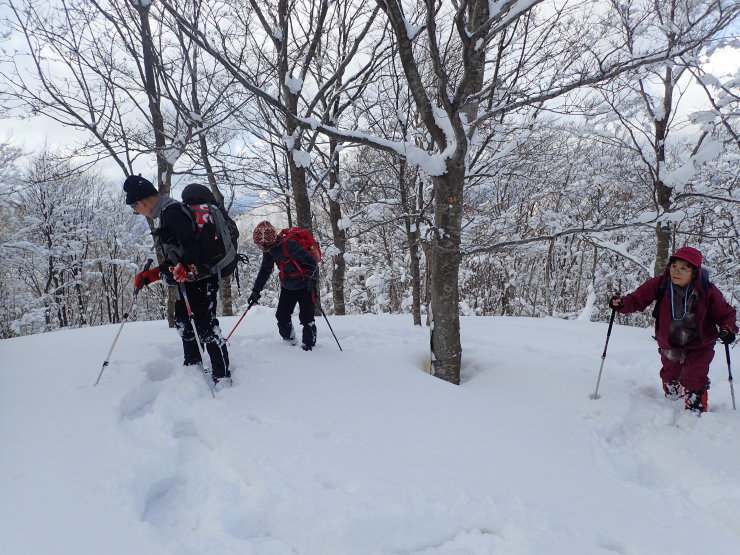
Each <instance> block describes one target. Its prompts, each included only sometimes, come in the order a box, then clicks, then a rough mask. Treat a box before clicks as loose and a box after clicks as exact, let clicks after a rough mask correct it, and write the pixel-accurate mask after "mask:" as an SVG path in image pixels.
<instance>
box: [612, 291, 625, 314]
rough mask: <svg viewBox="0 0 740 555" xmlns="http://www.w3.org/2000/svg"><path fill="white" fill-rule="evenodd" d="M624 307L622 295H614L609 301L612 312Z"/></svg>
mask: <svg viewBox="0 0 740 555" xmlns="http://www.w3.org/2000/svg"><path fill="white" fill-rule="evenodd" d="M622 305H624V301H623V300H622V296H621V295H612V298H611V299H609V308H611V309H612V310H619V309H620V308H622Z"/></svg>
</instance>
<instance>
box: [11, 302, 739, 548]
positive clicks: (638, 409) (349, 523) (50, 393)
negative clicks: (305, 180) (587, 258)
mask: <svg viewBox="0 0 740 555" xmlns="http://www.w3.org/2000/svg"><path fill="white" fill-rule="evenodd" d="M331 321H332V325H333V327H334V330H335V332H336V333H337V335H338V337H339V340H340V342H341V343H342V347H343V348H344V351H343V352H340V351H339V349H338V348H337V345H336V343H335V342H334V340H333V338H332V337H331V335H330V333H329V331H328V328H327V327H326V323H325V322H324V321H323V319H320V320H318V321H317V324H318V327H319V345H318V347H317V348H316V350H314V351H313V352H310V353H305V352H303V351H301V350H300V349H299V348H297V347H290V346H288V345H284V344H282V342H281V341H280V340H279V338H278V335H277V330H276V327H275V324H274V318H273V315H272V311H271V310H269V309H263V308H261V307H257V308H255V309H253V310H252V311H250V313H249V314H248V316H247V317H246V318H245V319H244V321H243V322H242V324H241V326H240V327H239V329H238V330H237V332H236V333H235V334H234V337H232V346H231V357H232V361H233V372H234V376H235V381H236V385H235V386H234V387H233V388H231V389H228V390H224V391H222V392H220V393H218V394H217V399H215V400H214V399H212V398H211V396H210V394H209V393H208V390H207V388H206V385H205V382H204V381H203V378H202V376H201V375H200V374H198V373H196V372H195V371H194V370H192V369H186V368H183V367H182V366H181V364H180V360H181V349H180V344H179V338H178V337H177V335H176V332H175V331H174V330H171V329H168V328H167V326H166V323H165V322H145V323H129V324H126V325H125V327H124V329H123V332H122V334H121V337H120V340H119V342H118V345H117V347H116V349H115V351H114V353H113V356H112V359H111V364H110V366H109V367H108V368H107V369H106V371H105V373H104V374H103V377H102V379H101V382H100V384H99V385H98V386H97V387H93V386H92V384H93V382H94V381H95V378H96V377H97V375H98V372H99V371H100V368H101V365H102V362H103V360H104V359H105V356H106V353H107V351H108V349H109V347H110V345H111V342H112V341H113V338H114V336H115V333H116V331H117V328H118V326H105V327H99V328H91V329H80V330H69V331H62V332H57V333H49V334H44V335H37V336H31V337H23V338H18V339H12V340H5V341H2V342H0V445H2V448H1V449H0V552H2V553H5V554H9V555H46V554H54V555H67V554H69V555H86V554H90V555H93V554H95V555H99V554H105V555H112V554H125V555H131V554H160V553H167V554H169V553H171V554H177V555H183V554H211V553H214V554H219V555H226V554H258V555H271V554H316V555H334V554H337V555H345V554H347V555H352V554H391V553H394V554H406V553H415V554H424V555H431V554H449V555H452V554H455V555H463V554H476V555H477V554H491V553H496V554H499V553H500V554H566V553H567V554H574V553H575V554H598V553H625V554H650V555H653V554H662V553H666V554H669V553H670V554H678V553H686V554H694V553H711V554H713V555H717V554H728V555H730V554H737V553H740V464H739V462H740V413H738V412H734V411H733V410H732V406H731V399H730V389H729V386H728V384H727V366H726V364H725V358H724V353H723V351H722V349H721V348H719V346H718V349H717V356H716V357H715V361H714V362H713V364H712V370H711V373H710V377H711V378H712V379H713V387H712V389H711V391H710V397H709V400H710V406H711V412H709V413H707V414H705V415H704V416H702V417H701V418H698V417H697V416H695V415H693V414H689V413H687V412H686V411H684V410H682V402H681V401H674V402H672V401H669V400H667V399H665V398H664V397H663V395H662V392H661V391H660V387H659V378H658V355H657V353H656V348H655V345H654V342H653V341H652V339H651V338H650V330H644V329H636V328H629V327H624V326H615V328H614V331H613V333H612V337H611V342H610V346H609V353H608V357H607V359H606V364H605V365H604V374H603V377H602V380H601V385H600V391H599V392H600V394H601V395H602V397H601V399H599V400H591V399H589V395H590V394H591V393H593V391H594V388H595V385H596V378H597V374H598V368H599V363H600V355H601V351H602V349H603V345H604V339H605V335H606V324H603V323H590V322H587V321H586V322H584V321H563V320H554V319H531V318H463V320H462V333H463V348H464V353H463V357H464V375H463V383H462V385H461V386H459V387H457V386H453V385H450V384H448V383H445V382H443V381H441V380H438V379H436V378H433V377H431V376H429V375H428V374H426V373H425V372H424V371H423V369H425V368H426V366H427V364H428V331H427V330H426V329H420V328H418V327H417V328H414V327H413V326H412V325H411V319H410V317H409V316H389V315H381V316H372V315H367V316H347V317H334V318H332V320H331ZM235 322H236V318H224V319H222V328H223V329H224V330H226V331H227V332H228V331H229V330H230V329H231V328H232V326H233V324H234V323H235ZM734 352H737V351H734ZM738 359H739V360H740V357H738Z"/></svg>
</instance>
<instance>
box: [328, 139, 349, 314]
mask: <svg viewBox="0 0 740 555" xmlns="http://www.w3.org/2000/svg"><path fill="white" fill-rule="evenodd" d="M336 149H337V140H336V139H334V138H332V139H330V140H329V160H330V162H329V163H330V164H331V165H332V169H331V171H330V172H329V191H330V194H329V221H330V223H331V234H332V240H333V241H334V246H335V247H336V248H337V250H338V251H339V252H338V253H337V254H336V255H335V256H334V257H333V260H332V274H331V293H332V301H333V303H334V314H336V315H338V316H344V315H345V314H346V307H345V300H344V278H345V272H346V270H347V264H346V262H345V260H344V253H345V250H346V249H347V233H346V232H345V231H344V229H342V228H340V227H339V221H340V220H341V219H342V206H341V205H340V204H339V202H337V201H336V200H334V196H333V195H332V194H331V193H336V192H337V190H338V189H339V155H338V153H337V152H336Z"/></svg>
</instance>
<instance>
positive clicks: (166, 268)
mask: <svg viewBox="0 0 740 555" xmlns="http://www.w3.org/2000/svg"><path fill="white" fill-rule="evenodd" d="M159 274H160V277H161V278H162V281H164V282H165V283H166V284H167V285H177V281H175V276H173V275H172V272H170V265H169V264H168V263H167V262H165V263H164V264H162V265H161V266H160V267H159Z"/></svg>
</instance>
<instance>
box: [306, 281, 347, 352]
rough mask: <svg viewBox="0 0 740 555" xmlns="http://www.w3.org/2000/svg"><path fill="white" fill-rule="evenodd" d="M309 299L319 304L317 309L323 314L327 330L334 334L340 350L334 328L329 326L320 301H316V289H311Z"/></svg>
mask: <svg viewBox="0 0 740 555" xmlns="http://www.w3.org/2000/svg"><path fill="white" fill-rule="evenodd" d="M311 300H312V301H313V302H315V303H316V304H317V305H319V310H320V311H321V314H323V316H324V320H326V325H327V326H329V330H330V331H331V334H332V335H333V336H334V341H336V342H337V347H339V350H340V351H341V350H342V346H341V345H340V344H339V339H337V335H336V334H335V333H334V330H333V329H332V327H331V324H330V323H329V318H327V317H326V312H324V309H323V307H322V306H321V303H320V302H317V301H316V290H315V289H314V291H311Z"/></svg>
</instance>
